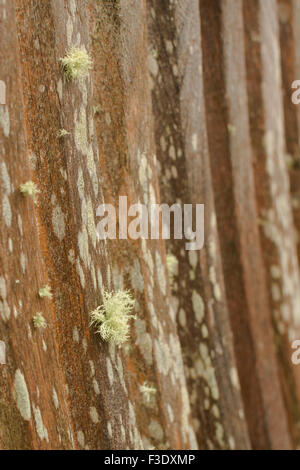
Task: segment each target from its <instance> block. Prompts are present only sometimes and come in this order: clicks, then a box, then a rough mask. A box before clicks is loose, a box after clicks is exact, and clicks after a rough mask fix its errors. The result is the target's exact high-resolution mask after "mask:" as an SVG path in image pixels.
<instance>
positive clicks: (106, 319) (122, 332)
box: [90, 290, 135, 346]
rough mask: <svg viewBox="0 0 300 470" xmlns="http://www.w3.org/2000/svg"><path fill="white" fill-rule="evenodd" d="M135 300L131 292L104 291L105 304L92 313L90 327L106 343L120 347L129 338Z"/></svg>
mask: <svg viewBox="0 0 300 470" xmlns="http://www.w3.org/2000/svg"><path fill="white" fill-rule="evenodd" d="M134 303H135V301H134V299H133V298H132V296H131V293H130V292H129V291H122V290H119V291H117V292H106V291H103V304H102V305H100V306H99V307H97V308H96V310H94V311H93V312H91V314H90V316H91V322H90V325H91V326H92V325H94V326H95V327H96V333H98V334H100V336H101V338H102V339H103V340H104V341H108V342H109V343H112V344H115V345H117V346H120V345H121V344H123V343H125V342H126V341H127V340H128V338H129V320H130V318H134V315H131V311H132V309H133V306H134Z"/></svg>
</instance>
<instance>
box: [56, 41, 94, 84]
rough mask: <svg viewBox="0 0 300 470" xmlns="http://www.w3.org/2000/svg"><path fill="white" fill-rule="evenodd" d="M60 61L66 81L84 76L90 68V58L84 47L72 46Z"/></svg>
mask: <svg viewBox="0 0 300 470" xmlns="http://www.w3.org/2000/svg"><path fill="white" fill-rule="evenodd" d="M60 61H61V63H62V67H63V70H64V72H65V76H66V79H67V80H68V81H70V80H76V79H80V78H84V77H86V76H87V75H88V74H89V71H90V70H91V68H92V60H91V58H90V56H89V54H88V53H87V51H86V49H85V48H84V47H81V48H80V47H72V48H71V49H70V51H69V52H68V54H67V55H66V56H65V57H63V58H61V59H60Z"/></svg>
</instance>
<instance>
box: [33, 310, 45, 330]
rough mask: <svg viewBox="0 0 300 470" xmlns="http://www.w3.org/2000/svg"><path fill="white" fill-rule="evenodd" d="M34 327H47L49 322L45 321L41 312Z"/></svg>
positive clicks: (35, 317)
mask: <svg viewBox="0 0 300 470" xmlns="http://www.w3.org/2000/svg"><path fill="white" fill-rule="evenodd" d="M32 321H33V325H34V327H35V328H46V327H47V322H46V320H45V318H44V317H43V315H42V314H41V313H40V312H39V313H37V314H36V315H35V316H34V317H33V319H32Z"/></svg>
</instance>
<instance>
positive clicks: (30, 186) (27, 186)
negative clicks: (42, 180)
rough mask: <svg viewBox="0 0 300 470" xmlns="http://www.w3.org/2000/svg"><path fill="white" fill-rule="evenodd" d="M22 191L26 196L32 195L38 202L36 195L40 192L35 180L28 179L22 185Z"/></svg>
mask: <svg viewBox="0 0 300 470" xmlns="http://www.w3.org/2000/svg"><path fill="white" fill-rule="evenodd" d="M20 191H21V193H22V194H23V195H24V196H30V197H32V199H33V200H34V202H36V196H37V194H38V193H39V192H40V190H39V189H38V188H37V185H36V184H35V183H34V182H33V181H26V183H23V184H21V185H20Z"/></svg>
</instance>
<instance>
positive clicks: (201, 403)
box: [0, 0, 300, 449]
mask: <svg viewBox="0 0 300 470" xmlns="http://www.w3.org/2000/svg"><path fill="white" fill-rule="evenodd" d="M299 15H300V9H299V2H297V0H294V1H293V0H278V1H277V0H244V1H242V0H199V1H198V0H189V1H187V0H174V1H172V0H166V1H161V0H117V1H108V0H44V1H43V2H40V1H38V0H14V1H8V0H6V1H2V2H1V3H0V44H1V48H0V80H2V81H3V82H4V83H5V84H6V104H4V105H2V104H0V170H1V172H0V190H1V211H2V218H1V226H0V234H1V237H0V340H1V341H4V342H5V344H6V364H0V448H1V449H143V448H144V449H151V448H156V449H169V448H171V449H197V448H199V449H249V448H254V449H279V448H284V449H292V448H298V447H299V445H300V442H299V440H300V435H299V419H300V365H299V366H296V365H293V363H292V361H291V354H292V350H291V343H292V341H293V340H294V339H300V329H299V321H300V298H299V296H300V276H299V261H298V260H299V242H298V240H299V230H300V224H299V220H300V217H299V213H300V212H299V207H300V203H299V201H300V199H299V194H300V178H299V165H298V160H299V129H300V127H299V122H300V120H299V116H300V115H299V113H300V105H299V107H297V106H296V105H294V104H292V103H291V93H292V90H291V88H290V86H291V83H292V82H293V81H294V80H296V79H299V80H300V66H299V65H300V59H299V57H300V56H299V54H300V52H299V51H300V43H299V41H300V33H299V24H300V23H299V21H298V20H297V19H298V18H299ZM72 46H76V47H82V46H85V48H86V50H87V51H88V53H89V54H90V57H91V59H92V61H93V67H92V70H91V71H90V74H89V76H88V77H87V78H85V79H83V80H81V81H74V82H72V81H70V82H68V81H66V79H65V77H64V72H63V70H62V67H61V62H60V58H62V57H64V56H65V55H66V53H67V51H68V50H70V48H71V47H72ZM60 129H66V130H67V131H68V134H67V135H65V136H64V137H62V138H59V137H58V135H59V131H60ZM288 155H289V156H290V157H289V156H288ZM29 180H32V181H34V182H35V183H36V185H37V187H38V189H39V191H40V192H39V194H38V195H37V201H36V204H34V202H33V200H32V198H30V197H24V196H23V195H22V194H21V193H20V191H19V186H20V184H22V183H25V182H26V181H29ZM119 196H127V197H128V205H130V204H135V203H138V202H141V203H144V204H145V205H147V206H148V207H150V204H153V203H157V204H160V203H166V204H169V205H172V204H174V203H180V204H191V203H193V204H197V203H198V204H204V205H205V237H204V246H203V248H202V249H201V250H199V251H187V250H185V247H184V244H185V240H176V239H175V240H174V239H172V238H171V239H170V240H166V241H163V240H139V239H137V240H130V239H124V240H118V239H117V240H106V241H101V240H99V239H98V238H97V233H96V224H97V222H98V218H97V215H96V211H97V208H98V206H99V204H101V203H103V202H104V201H105V203H110V204H113V205H114V206H115V207H116V208H118V204H119ZM118 223H120V221H118ZM297 249H298V256H297ZM170 253H172V254H173V255H174V256H175V257H176V259H177V262H178V268H177V273H176V274H175V276H174V279H173V280H172V279H170V278H169V276H168V270H167V263H166V259H167V255H169V254H170ZM46 284H49V285H50V286H51V289H52V292H53V298H52V299H48V298H40V297H39V295H38V292H39V289H40V288H41V287H43V286H45V285H46ZM103 289H105V290H108V291H112V290H118V289H129V290H130V291H131V292H132V295H133V297H134V299H135V301H136V302H135V309H134V310H135V311H134V313H135V315H136V318H135V319H133V320H131V330H130V339H129V341H128V343H127V344H126V345H125V346H124V347H121V348H116V347H115V346H113V345H111V344H108V343H105V342H103V341H101V339H100V337H99V336H96V335H95V334H94V331H93V329H92V328H90V326H89V321H90V319H89V313H90V312H91V311H92V310H94V309H95V308H96V307H97V306H98V305H101V303H102V290H103ZM38 312H42V314H43V316H44V317H45V319H46V321H47V324H48V326H47V328H46V329H44V330H43V329H36V328H34V325H33V316H34V315H36V314H37V313H38ZM145 384H147V386H149V387H151V389H152V392H151V396H148V395H147V393H145V391H144V388H143V387H144V385H145Z"/></svg>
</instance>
